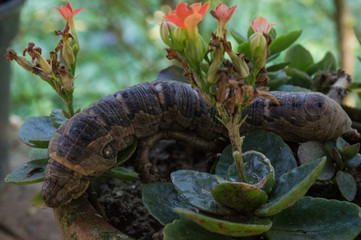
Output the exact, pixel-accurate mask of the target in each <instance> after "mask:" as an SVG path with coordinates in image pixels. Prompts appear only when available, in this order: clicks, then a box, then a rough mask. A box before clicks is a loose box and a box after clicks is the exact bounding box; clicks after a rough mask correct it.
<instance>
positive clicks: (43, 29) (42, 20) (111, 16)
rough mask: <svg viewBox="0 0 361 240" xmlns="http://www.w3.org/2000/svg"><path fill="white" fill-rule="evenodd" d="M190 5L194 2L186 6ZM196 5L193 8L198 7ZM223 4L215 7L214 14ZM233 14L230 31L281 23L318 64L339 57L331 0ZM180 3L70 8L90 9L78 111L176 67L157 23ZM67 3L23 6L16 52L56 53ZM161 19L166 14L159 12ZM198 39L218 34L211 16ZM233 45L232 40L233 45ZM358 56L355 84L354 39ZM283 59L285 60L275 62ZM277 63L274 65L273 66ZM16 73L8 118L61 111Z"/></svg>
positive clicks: (97, 1)
mask: <svg viewBox="0 0 361 240" xmlns="http://www.w3.org/2000/svg"><path fill="white" fill-rule="evenodd" d="M184 2H188V3H192V1H184ZM193 2H194V1H193ZM219 2H221V1H215V0H212V1H211V5H210V9H214V7H215V6H216V4H218V3H219ZM222 2H223V3H225V4H227V5H228V6H231V5H234V4H238V7H237V8H236V11H235V13H234V15H233V17H232V19H231V20H230V22H229V23H228V24H227V26H228V29H233V30H235V31H237V32H239V33H242V34H244V35H246V32H247V29H248V27H249V25H250V23H251V21H252V20H253V19H254V18H256V17H257V16H258V15H262V16H264V17H266V18H267V19H268V20H269V21H270V22H277V24H278V25H277V26H276V27H275V29H276V30H277V32H278V34H285V33H288V32H290V31H294V30H299V29H303V34H302V36H301V38H300V39H299V40H298V41H297V43H300V44H302V45H303V46H305V47H306V48H307V49H308V50H309V51H310V52H311V54H312V55H313V57H314V60H315V61H319V60H320V59H321V58H322V57H323V56H324V54H325V53H326V52H327V51H332V52H333V53H334V54H335V56H337V57H339V51H338V47H337V44H338V39H337V31H336V24H335V12H336V7H335V4H334V2H335V1H331V0H328V1H326V0H323V1H317V0H295V1H284V0H253V1H248V0H238V1H235V0H233V1H222ZM177 3H178V1H169V0H168V1H167V0H149V1H141V0H132V1H125V0H94V1H85V0H76V1H75V0H73V1H71V4H72V6H73V8H74V9H75V8H80V7H83V8H85V10H84V11H81V12H80V13H79V14H78V15H77V16H76V17H75V25H76V28H77V30H78V38H79V41H80V52H79V54H78V65H77V76H78V77H77V79H76V80H75V93H74V95H75V107H77V106H80V107H82V108H84V107H86V106H87V105H89V104H90V103H92V102H94V101H96V100H97V99H99V98H101V97H103V96H106V95H108V94H111V93H114V92H115V91H117V90H120V89H122V88H125V87H128V86H131V85H134V84H137V83H140V82H144V81H152V80H155V79H156V77H157V74H158V72H159V71H160V70H161V69H163V68H166V67H167V66H169V65H170V64H171V62H169V61H168V60H167V59H166V58H165V51H164V48H165V45H164V44H163V43H162V41H161V40H160V37H159V23H160V21H161V19H162V17H163V16H164V12H168V11H169V10H170V8H175V6H176V4H177ZM65 4H66V1H53V0H52V1H49V0H36V1H35V0H26V2H25V5H24V7H23V9H22V14H21V26H20V28H21V30H20V32H19V34H18V36H17V38H16V39H15V40H14V41H13V43H12V46H11V47H12V48H13V49H15V50H16V51H17V52H19V53H20V52H22V50H23V49H24V48H25V47H26V46H27V44H28V42H34V43H35V44H36V46H39V47H41V48H42V49H43V55H44V56H46V57H47V58H48V55H47V53H48V52H49V51H52V50H53V49H54V48H55V46H56V45H57V43H58V41H59V37H56V36H55V35H54V30H63V28H64V26H65V20H64V19H63V18H62V17H61V15H60V14H59V13H58V12H57V11H56V10H55V9H54V8H53V7H54V6H58V7H60V6H61V5H65ZM347 6H348V8H349V10H350V16H349V18H348V24H350V26H351V27H352V26H359V28H360V26H361V17H357V16H361V2H360V0H347ZM162 11H163V12H162ZM200 28H201V32H202V33H203V34H204V36H205V37H207V34H206V33H207V32H208V33H209V32H210V31H215V30H216V28H217V21H216V20H215V19H213V18H212V17H211V16H210V14H207V16H206V17H205V19H204V22H202V23H201V26H200ZM229 39H231V37H229ZM349 44H351V45H350V47H352V48H354V54H355V56H354V58H355V66H354V69H355V71H354V72H353V73H352V75H353V79H354V81H357V82H361V63H360V61H357V59H356V56H359V55H361V51H360V46H359V45H358V43H357V41H356V39H355V37H354V36H353V37H352V39H350V42H349ZM282 59H283V58H282V57H280V58H279V60H278V61H281V60H282ZM276 62H277V60H276ZM11 67H12V71H13V74H12V81H11V96H12V99H11V114H15V115H18V116H20V117H21V118H27V117H30V116H38V115H48V114H50V112H51V110H52V109H53V108H61V107H62V103H61V101H60V99H58V97H57V96H56V95H55V93H53V91H52V89H51V88H50V86H48V85H47V84H46V83H45V82H43V81H42V80H41V79H40V78H37V77H36V76H35V75H32V74H30V73H29V72H25V70H23V69H22V68H20V67H18V66H17V65H16V64H15V63H12V64H11Z"/></svg>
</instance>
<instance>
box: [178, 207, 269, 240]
mask: <svg viewBox="0 0 361 240" xmlns="http://www.w3.org/2000/svg"><path fill="white" fill-rule="evenodd" d="M176 212H177V213H178V214H180V215H182V216H183V217H186V218H187V219H189V220H191V221H193V222H195V223H197V224H199V225H201V226H202V227H204V228H205V229H207V230H209V231H211V232H214V233H219V234H223V235H226V236H232V237H246V236H253V235H258V234H261V233H264V232H266V231H268V230H269V229H270V228H271V226H272V222H271V220H269V219H255V220H253V221H249V222H244V223H241V222H240V219H235V221H234V222H233V221H225V220H221V219H217V218H213V217H208V216H206V215H203V214H199V213H196V212H193V211H191V210H189V209H185V208H176Z"/></svg>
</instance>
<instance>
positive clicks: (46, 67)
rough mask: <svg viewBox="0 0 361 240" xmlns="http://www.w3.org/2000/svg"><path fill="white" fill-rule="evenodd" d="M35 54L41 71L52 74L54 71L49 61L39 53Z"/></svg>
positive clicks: (35, 52) (34, 52)
mask: <svg viewBox="0 0 361 240" xmlns="http://www.w3.org/2000/svg"><path fill="white" fill-rule="evenodd" d="M33 54H34V56H35V57H36V59H37V60H38V62H39V65H40V67H41V70H42V71H43V72H45V73H48V74H50V73H51V72H52V69H51V65H50V64H49V63H48V61H47V60H46V59H45V58H44V57H43V56H42V55H41V54H40V53H39V52H37V51H33Z"/></svg>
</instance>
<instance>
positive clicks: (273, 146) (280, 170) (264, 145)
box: [242, 129, 297, 179]
mask: <svg viewBox="0 0 361 240" xmlns="http://www.w3.org/2000/svg"><path fill="white" fill-rule="evenodd" d="M244 136H245V137H246V138H245V140H244V142H243V146H242V149H243V152H246V151H249V150H255V151H258V152H261V153H263V154H264V155H265V156H266V157H267V158H268V159H269V160H270V161H271V164H272V166H273V168H274V171H275V177H276V179H277V178H279V177H280V176H281V175H282V174H284V173H286V172H289V171H291V170H292V169H293V168H295V167H297V162H296V159H295V157H294V156H293V153H292V150H291V149H290V147H289V146H288V145H287V144H286V143H285V142H284V141H283V140H282V138H281V137H280V136H278V135H277V134H275V133H272V132H268V131H265V130H262V129H257V130H254V131H251V132H249V133H246V134H245V135H244Z"/></svg>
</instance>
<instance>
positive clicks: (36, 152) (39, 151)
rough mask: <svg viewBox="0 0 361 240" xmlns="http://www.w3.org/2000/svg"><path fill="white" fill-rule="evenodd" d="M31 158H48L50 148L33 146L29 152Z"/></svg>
mask: <svg viewBox="0 0 361 240" xmlns="http://www.w3.org/2000/svg"><path fill="white" fill-rule="evenodd" d="M29 157H30V159H31V160H48V159H49V156H48V149H47V148H32V149H31V150H30V152H29Z"/></svg>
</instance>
